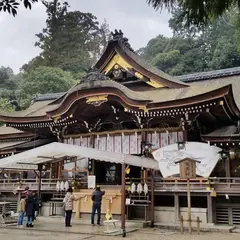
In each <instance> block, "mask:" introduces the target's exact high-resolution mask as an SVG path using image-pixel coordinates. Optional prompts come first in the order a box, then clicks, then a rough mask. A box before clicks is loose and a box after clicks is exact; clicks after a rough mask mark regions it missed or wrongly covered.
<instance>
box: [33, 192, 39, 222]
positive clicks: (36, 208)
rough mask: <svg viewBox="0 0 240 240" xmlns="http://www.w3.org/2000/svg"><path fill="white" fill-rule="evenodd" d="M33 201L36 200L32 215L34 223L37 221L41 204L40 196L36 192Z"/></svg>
mask: <svg viewBox="0 0 240 240" xmlns="http://www.w3.org/2000/svg"><path fill="white" fill-rule="evenodd" d="M33 200H34V204H33V213H32V221H33V222H34V220H36V215H37V214H36V213H37V212H38V210H39V204H38V195H37V192H36V191H33Z"/></svg>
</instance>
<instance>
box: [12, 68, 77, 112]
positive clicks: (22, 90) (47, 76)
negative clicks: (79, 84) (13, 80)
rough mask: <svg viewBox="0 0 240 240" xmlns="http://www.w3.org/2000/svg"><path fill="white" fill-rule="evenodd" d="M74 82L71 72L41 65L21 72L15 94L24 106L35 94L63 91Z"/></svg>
mask: <svg viewBox="0 0 240 240" xmlns="http://www.w3.org/2000/svg"><path fill="white" fill-rule="evenodd" d="M74 84H75V81H74V79H73V77H72V75H71V73H68V72H64V71H63V70H62V69H60V68H52V67H43V66H42V67H38V68H36V69H35V70H33V71H31V72H28V73H24V74H23V79H22V81H21V83H20V86H19V89H18V90H17V91H16V95H17V98H18V100H19V102H20V104H21V106H22V107H24V108H26V107H28V105H29V104H30V102H31V100H32V98H33V97H35V96H36V95H38V94H45V93H56V92H65V91H67V90H69V88H70V87H72V86H73V85H74Z"/></svg>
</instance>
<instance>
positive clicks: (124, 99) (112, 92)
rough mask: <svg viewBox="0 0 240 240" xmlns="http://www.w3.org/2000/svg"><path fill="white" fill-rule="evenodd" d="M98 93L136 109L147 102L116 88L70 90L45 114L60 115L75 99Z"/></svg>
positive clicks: (97, 94)
mask: <svg viewBox="0 0 240 240" xmlns="http://www.w3.org/2000/svg"><path fill="white" fill-rule="evenodd" d="M99 95H107V96H108V97H115V98H116V100H117V101H119V102H120V103H121V104H122V105H123V106H124V107H128V108H130V109H135V108H137V109H138V108H139V107H141V106H142V107H144V106H146V105H147V104H148V102H149V101H147V100H134V99H131V98H129V97H128V96H127V95H126V94H125V93H124V92H122V91H120V90H119V89H116V88H99V89H86V90H79V91H76V92H72V93H71V94H69V95H68V96H67V97H66V99H65V101H63V102H62V104H61V105H60V106H59V107H58V108H57V109H55V110H53V111H50V112H47V114H48V116H50V117H54V116H60V115H62V114H65V113H66V112H67V111H68V110H69V109H70V108H71V106H72V105H73V104H74V103H75V102H76V101H79V100H81V99H84V101H86V98H89V97H94V96H99Z"/></svg>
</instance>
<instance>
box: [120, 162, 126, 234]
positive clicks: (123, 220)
mask: <svg viewBox="0 0 240 240" xmlns="http://www.w3.org/2000/svg"><path fill="white" fill-rule="evenodd" d="M125 177H126V173H125V163H123V164H122V191H121V195H122V196H121V229H122V236H123V237H126V211H125V210H126V209H125V208H126V189H125V184H126V181H125Z"/></svg>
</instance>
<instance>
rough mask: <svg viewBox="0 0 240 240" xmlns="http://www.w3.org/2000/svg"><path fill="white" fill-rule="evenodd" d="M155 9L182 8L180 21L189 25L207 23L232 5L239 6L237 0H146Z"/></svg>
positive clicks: (239, 3)
mask: <svg viewBox="0 0 240 240" xmlns="http://www.w3.org/2000/svg"><path fill="white" fill-rule="evenodd" d="M147 3H148V4H149V5H151V6H153V8H155V9H162V8H167V9H168V10H170V11H172V10H174V8H175V7H177V6H179V7H180V8H182V14H181V16H180V17H181V21H182V22H184V23H186V24H187V25H188V26H189V25H197V26H200V25H207V24H209V22H211V21H212V20H216V19H217V18H218V17H220V16H222V15H223V14H224V13H225V12H227V11H229V10H231V8H232V7H234V6H236V5H237V6H238V8H239V6H240V2H239V1H238V0H215V1H213V0H184V1H183V0H147Z"/></svg>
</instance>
